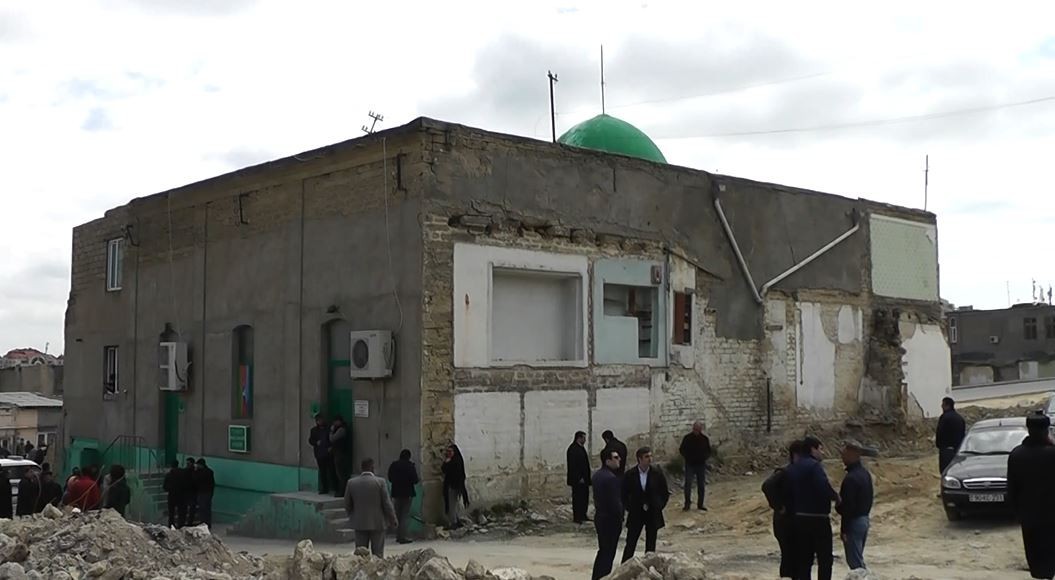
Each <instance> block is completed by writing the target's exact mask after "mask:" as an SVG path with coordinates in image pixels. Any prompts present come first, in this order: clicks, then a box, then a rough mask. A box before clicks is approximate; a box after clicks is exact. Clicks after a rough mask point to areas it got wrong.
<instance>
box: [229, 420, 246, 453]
mask: <svg viewBox="0 0 1055 580" xmlns="http://www.w3.org/2000/svg"><path fill="white" fill-rule="evenodd" d="M227 450H228V451H230V452H231V453H249V426H248V425H228V426H227Z"/></svg>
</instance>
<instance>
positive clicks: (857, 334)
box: [839, 304, 864, 344]
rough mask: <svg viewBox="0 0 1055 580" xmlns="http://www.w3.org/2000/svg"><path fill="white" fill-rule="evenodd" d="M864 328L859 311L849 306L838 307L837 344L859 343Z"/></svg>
mask: <svg viewBox="0 0 1055 580" xmlns="http://www.w3.org/2000/svg"><path fill="white" fill-rule="evenodd" d="M862 326H864V323H863V321H862V316H861V309H860V308H855V307H853V306H849V305H846V304H844V305H842V306H841V307H839V343H840V344H850V343H852V342H854V341H860V340H861V338H862V335H863V329H862V328H861V327H862Z"/></svg>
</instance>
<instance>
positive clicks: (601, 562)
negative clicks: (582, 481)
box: [592, 451, 623, 580]
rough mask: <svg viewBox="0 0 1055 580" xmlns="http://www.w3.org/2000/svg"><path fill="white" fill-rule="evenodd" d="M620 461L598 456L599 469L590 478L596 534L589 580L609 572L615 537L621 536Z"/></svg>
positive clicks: (615, 457) (608, 455)
mask: <svg viewBox="0 0 1055 580" xmlns="http://www.w3.org/2000/svg"><path fill="white" fill-rule="evenodd" d="M622 459H623V458H622V457H619V454H618V453H616V452H615V451H602V452H601V468H600V469H598V470H597V471H596V472H595V473H594V474H593V508H594V510H593V525H594V529H596V530H597V557H595V558H594V560H593V576H592V580H600V579H601V578H604V577H605V576H607V575H608V574H609V573H610V572H611V571H612V563H613V562H614V561H615V552H616V550H617V549H618V548H619V534H621V533H622V532H623V483H622V480H621V479H620V477H619V475H617V474H616V472H617V471H618V470H619V464H620V463H621V462H622Z"/></svg>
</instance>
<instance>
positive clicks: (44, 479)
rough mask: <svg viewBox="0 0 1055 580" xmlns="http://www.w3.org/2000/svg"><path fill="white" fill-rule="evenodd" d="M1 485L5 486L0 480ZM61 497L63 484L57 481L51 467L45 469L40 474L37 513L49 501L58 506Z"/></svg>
mask: <svg viewBox="0 0 1055 580" xmlns="http://www.w3.org/2000/svg"><path fill="white" fill-rule="evenodd" d="M0 487H3V483H2V482H0ZM61 499H62V486H61V485H59V482H57V481H55V474H54V473H52V472H51V470H50V469H45V470H44V471H43V472H42V473H41V474H40V500H39V501H38V502H37V513H38V514H39V513H40V512H42V511H44V507H45V506H47V505H48V504H49V503H50V504H51V505H53V506H55V507H58V505H59V501H60V500H61ZM9 503H10V502H9Z"/></svg>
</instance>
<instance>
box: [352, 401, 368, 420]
mask: <svg viewBox="0 0 1055 580" xmlns="http://www.w3.org/2000/svg"><path fill="white" fill-rule="evenodd" d="M355 416H356V417H369V416H370V401H362V400H356V401H355Z"/></svg>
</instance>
